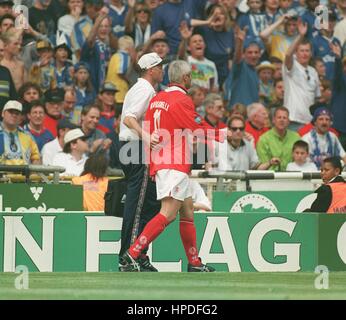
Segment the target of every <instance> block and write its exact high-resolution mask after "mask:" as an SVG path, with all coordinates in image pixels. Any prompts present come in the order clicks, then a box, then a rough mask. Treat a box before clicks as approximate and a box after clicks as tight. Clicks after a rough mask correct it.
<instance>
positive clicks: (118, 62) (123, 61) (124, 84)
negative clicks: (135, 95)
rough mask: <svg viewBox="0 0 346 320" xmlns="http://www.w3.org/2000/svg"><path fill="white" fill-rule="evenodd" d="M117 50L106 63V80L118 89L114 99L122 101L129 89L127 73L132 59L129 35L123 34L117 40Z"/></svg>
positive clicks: (131, 43)
mask: <svg viewBox="0 0 346 320" xmlns="http://www.w3.org/2000/svg"><path fill="white" fill-rule="evenodd" d="M118 48H119V49H118V51H117V52H116V53H115V54H113V55H112V57H111V60H110V62H109V65H108V72H107V77H106V81H107V82H110V83H112V84H113V85H114V86H115V87H116V88H117V89H118V91H117V92H116V94H115V97H114V99H115V101H116V102H117V103H119V104H121V105H122V104H123V103H124V99H125V95H126V93H127V91H128V90H129V78H128V76H129V74H130V72H131V66H132V61H133V59H134V56H133V52H134V42H133V40H132V38H131V37H130V36H123V37H121V38H120V39H119V40H118Z"/></svg>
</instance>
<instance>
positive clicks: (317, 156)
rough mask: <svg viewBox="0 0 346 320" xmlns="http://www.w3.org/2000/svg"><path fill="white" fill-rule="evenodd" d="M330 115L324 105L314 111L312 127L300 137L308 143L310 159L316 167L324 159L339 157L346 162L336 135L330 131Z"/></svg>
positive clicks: (319, 165) (345, 154)
mask: <svg viewBox="0 0 346 320" xmlns="http://www.w3.org/2000/svg"><path fill="white" fill-rule="evenodd" d="M331 121H332V115H331V113H330V111H329V110H328V108H327V107H326V106H322V107H319V108H317V109H316V110H315V111H314V116H313V124H314V129H312V130H311V131H310V132H309V133H307V134H305V135H304V136H303V137H302V139H303V140H304V141H306V142H307V143H308V144H309V150H310V159H311V161H313V162H314V163H315V165H316V166H317V168H318V169H320V168H321V165H322V162H323V160H324V159H326V158H329V157H340V158H342V159H343V160H344V161H345V162H346V153H345V151H344V149H343V147H342V145H341V144H340V142H339V140H338V138H337V136H336V135H335V134H334V133H333V132H330V131H329V129H330V127H331Z"/></svg>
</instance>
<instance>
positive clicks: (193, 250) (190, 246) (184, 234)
mask: <svg viewBox="0 0 346 320" xmlns="http://www.w3.org/2000/svg"><path fill="white" fill-rule="evenodd" d="M180 237H181V240H182V241H183V245H184V249H185V254H186V257H187V259H188V260H189V263H190V264H192V265H194V266H199V265H200V264H201V262H200V260H199V258H198V251H197V244H196V227H195V224H194V222H193V220H187V219H180Z"/></svg>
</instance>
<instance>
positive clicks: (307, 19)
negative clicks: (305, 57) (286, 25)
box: [301, 0, 319, 40]
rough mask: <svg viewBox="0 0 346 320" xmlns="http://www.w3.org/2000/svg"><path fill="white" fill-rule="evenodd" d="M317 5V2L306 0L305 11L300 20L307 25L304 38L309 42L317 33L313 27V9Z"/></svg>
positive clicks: (314, 19)
mask: <svg viewBox="0 0 346 320" xmlns="http://www.w3.org/2000/svg"><path fill="white" fill-rule="evenodd" d="M318 5H319V1H318V0H306V6H307V10H306V11H305V12H304V13H303V14H302V16H301V17H302V20H303V22H304V23H306V24H307V33H306V36H307V38H308V39H309V40H311V39H312V37H313V36H315V35H316V34H317V33H318V30H317V29H316V27H315V21H316V15H315V9H316V7H317V6H318Z"/></svg>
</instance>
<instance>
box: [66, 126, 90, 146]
mask: <svg viewBox="0 0 346 320" xmlns="http://www.w3.org/2000/svg"><path fill="white" fill-rule="evenodd" d="M83 137H85V134H84V133H83V131H82V130H81V129H79V128H77V129H72V130H70V131H68V132H67V133H66V134H65V137H64V145H66V144H68V143H69V142H71V141H74V140H77V139H79V138H83Z"/></svg>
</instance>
